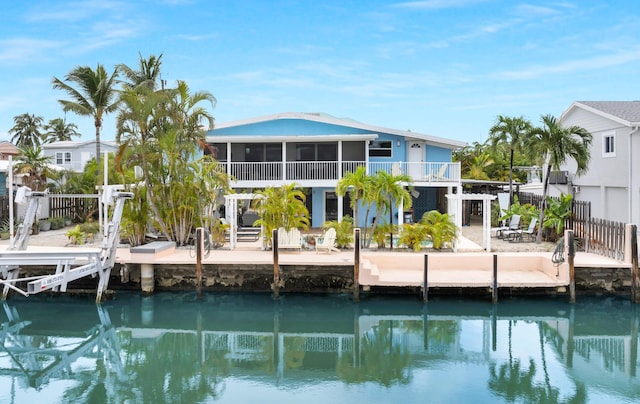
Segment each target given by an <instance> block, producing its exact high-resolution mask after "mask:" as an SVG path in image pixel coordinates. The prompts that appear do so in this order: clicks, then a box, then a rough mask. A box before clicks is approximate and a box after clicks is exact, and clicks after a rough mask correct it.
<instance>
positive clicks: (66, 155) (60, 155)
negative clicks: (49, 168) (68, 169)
mask: <svg viewBox="0 0 640 404" xmlns="http://www.w3.org/2000/svg"><path fill="white" fill-rule="evenodd" d="M56 164H57V165H59V166H61V165H63V164H71V152H56Z"/></svg>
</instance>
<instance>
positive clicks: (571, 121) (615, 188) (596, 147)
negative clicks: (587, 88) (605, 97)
mask: <svg viewBox="0 0 640 404" xmlns="http://www.w3.org/2000/svg"><path fill="white" fill-rule="evenodd" d="M560 123H561V124H562V126H563V127H569V126H573V125H577V126H581V127H583V128H585V129H586V130H587V131H589V132H590V133H591V134H592V135H593V143H592V147H591V161H590V162H589V168H588V172H587V173H586V174H584V175H582V176H580V177H576V176H575V171H576V165H575V162H573V161H569V162H568V164H566V165H565V166H563V167H562V170H566V171H567V172H568V174H569V178H568V181H567V185H566V191H565V192H573V193H574V195H575V198H576V199H580V200H583V201H590V202H591V215H592V216H593V217H598V218H603V219H607V220H614V221H618V222H624V223H634V224H636V225H640V132H639V131H638V127H639V126H640V101H576V102H574V103H573V104H571V106H570V107H569V108H568V109H567V110H566V111H565V112H564V113H563V114H562V116H561V117H560Z"/></svg>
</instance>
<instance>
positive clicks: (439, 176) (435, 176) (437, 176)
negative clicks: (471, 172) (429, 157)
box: [426, 163, 449, 181]
mask: <svg viewBox="0 0 640 404" xmlns="http://www.w3.org/2000/svg"><path fill="white" fill-rule="evenodd" d="M448 166H449V165H448V164H447V163H444V164H442V165H441V166H440V169H439V170H438V172H437V173H431V174H429V175H427V177H426V180H427V181H446V180H448V178H447V177H445V173H446V171H447V167H448Z"/></svg>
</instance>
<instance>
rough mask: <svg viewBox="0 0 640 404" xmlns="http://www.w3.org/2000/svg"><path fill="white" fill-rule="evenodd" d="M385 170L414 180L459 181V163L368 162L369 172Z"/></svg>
mask: <svg viewBox="0 0 640 404" xmlns="http://www.w3.org/2000/svg"><path fill="white" fill-rule="evenodd" d="M378 171H386V172H388V173H390V174H393V175H408V176H409V177H410V178H411V179H412V180H413V181H414V182H459V181H460V163H447V162H428V163H421V162H416V163H413V162H412V163H409V162H406V161H402V162H384V163H380V162H370V163H369V174H371V175H373V174H375V173H376V172H378Z"/></svg>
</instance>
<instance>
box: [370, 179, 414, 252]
mask: <svg viewBox="0 0 640 404" xmlns="http://www.w3.org/2000/svg"><path fill="white" fill-rule="evenodd" d="M410 183H411V177H410V176H408V175H406V174H401V175H393V174H390V173H388V172H386V171H378V172H377V173H376V176H375V177H374V178H373V179H372V181H371V184H370V185H371V192H370V193H369V192H367V193H366V194H367V195H369V198H370V200H371V201H372V202H373V203H374V204H375V206H376V216H375V220H374V222H373V225H372V226H371V234H374V232H375V230H376V227H377V226H378V224H379V223H380V220H381V219H382V215H383V214H385V213H391V211H392V210H393V205H394V202H395V203H396V206H400V203H401V202H402V204H403V206H404V207H405V208H406V209H410V208H411V204H412V202H413V201H412V199H411V194H410V193H409V191H408V190H407V188H406V185H407V184H410ZM389 224H391V220H390V221H389ZM370 242H371V239H368V240H367V247H368V246H369V245H370ZM391 245H393V240H391Z"/></svg>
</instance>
